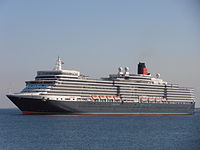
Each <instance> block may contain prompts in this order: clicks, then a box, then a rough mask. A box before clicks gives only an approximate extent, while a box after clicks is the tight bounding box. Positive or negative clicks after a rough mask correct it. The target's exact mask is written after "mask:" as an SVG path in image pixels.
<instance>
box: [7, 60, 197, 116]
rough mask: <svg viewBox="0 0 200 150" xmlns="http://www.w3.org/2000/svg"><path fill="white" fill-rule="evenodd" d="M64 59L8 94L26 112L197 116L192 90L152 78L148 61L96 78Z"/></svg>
mask: <svg viewBox="0 0 200 150" xmlns="http://www.w3.org/2000/svg"><path fill="white" fill-rule="evenodd" d="M63 64H64V62H63V61H61V59H60V58H59V57H58V59H57V61H56V65H55V67H54V69H53V70H46V71H38V72H37V76H36V77H35V80H33V81H26V87H25V88H24V89H23V90H22V91H21V92H19V93H14V94H8V95H7V97H8V98H9V99H10V100H11V101H12V102H13V103H14V104H15V105H16V106H17V107H18V108H19V109H20V110H21V111H22V113H23V114H41V115H42V114H46V115H57V114H66V115H67V114H70V115H72V114H75V115H81V114H83V115H106V114H109V115H173V114H174V115H181V114H182V115H186V114H193V113H194V108H195V101H194V95H193V92H194V91H193V89H192V88H186V87H180V86H179V85H177V84H171V83H168V82H166V81H163V80H162V79H160V74H156V77H152V76H151V74H150V73H149V72H148V69H147V68H146V65H145V63H141V62H140V63H139V64H138V72H137V74H132V73H130V72H129V68H128V67H125V68H124V69H123V68H122V67H119V69H118V72H117V73H116V74H110V75H109V76H108V77H105V78H100V79H93V78H90V77H88V76H86V75H83V74H81V73H80V72H79V71H75V70H64V69H62V65H63Z"/></svg>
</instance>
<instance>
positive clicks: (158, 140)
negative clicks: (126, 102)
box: [0, 109, 200, 150]
mask: <svg viewBox="0 0 200 150" xmlns="http://www.w3.org/2000/svg"><path fill="white" fill-rule="evenodd" d="M0 149H1V150H47V149H54V150H64V149H65V150H74V149H75V150H105V149H108V150H200V110H196V113H195V115H188V116H187V115H180V116H178V115H177V116H163V115H155V116H151V115H149V116H147V115H144V116H134V115H124V116H120V115H119V116H113V115H110V116H109V115H106V116H94V115H93V116H87V115H82V116H79V115H77V116H42V115H35V116H33V115H21V113H20V111H18V110H17V109H0Z"/></svg>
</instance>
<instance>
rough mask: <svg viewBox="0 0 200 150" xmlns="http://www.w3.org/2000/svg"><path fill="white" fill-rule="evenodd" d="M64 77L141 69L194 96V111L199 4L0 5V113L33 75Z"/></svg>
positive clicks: (92, 1) (72, 1) (47, 0)
mask: <svg viewBox="0 0 200 150" xmlns="http://www.w3.org/2000/svg"><path fill="white" fill-rule="evenodd" d="M58 55H59V56H60V57H61V58H62V60H63V61H64V62H65V64H64V68H65V69H75V70H79V71H81V72H82V73H83V74H86V75H89V76H91V77H93V78H99V77H102V76H107V75H108V74H110V73H115V72H117V68H118V67H119V66H122V67H125V66H128V67H129V68H130V71H131V72H135V73H136V69H137V68H136V67H137V63H138V62H139V61H145V62H146V65H147V67H148V68H149V71H150V72H151V73H152V75H154V74H155V73H160V74H161V78H163V79H164V80H166V81H169V82H171V83H177V84H179V85H181V86H186V87H187V86H188V87H193V88H195V94H196V97H197V106H199V107H200V67H199V66H200V3H199V2H198V0H190V1H188V0H167V1H162V0H135V1H134V0H63V1H62V0H59V1H56V0H29V1H27V0H1V1H0V76H1V78H0V94H1V97H0V108H5V107H15V106H14V105H13V104H12V103H11V102H10V101H9V100H8V99H7V98H6V97H5V94H6V93H8V92H9V91H11V92H19V91H20V90H21V89H22V88H24V86H25V83H24V81H25V80H33V79H34V77H35V75H36V71H38V70H47V69H52V68H53V66H54V64H55V61H56V59H57V56H58Z"/></svg>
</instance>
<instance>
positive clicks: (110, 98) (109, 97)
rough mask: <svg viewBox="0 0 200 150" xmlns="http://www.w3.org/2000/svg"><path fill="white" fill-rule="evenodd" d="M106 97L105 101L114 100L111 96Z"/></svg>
mask: <svg viewBox="0 0 200 150" xmlns="http://www.w3.org/2000/svg"><path fill="white" fill-rule="evenodd" d="M106 97H107V99H109V100H113V99H114V97H113V96H106Z"/></svg>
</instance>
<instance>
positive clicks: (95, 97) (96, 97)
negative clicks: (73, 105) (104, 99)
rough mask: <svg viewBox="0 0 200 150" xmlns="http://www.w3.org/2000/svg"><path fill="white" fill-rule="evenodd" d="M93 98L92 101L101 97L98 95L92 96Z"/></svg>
mask: <svg viewBox="0 0 200 150" xmlns="http://www.w3.org/2000/svg"><path fill="white" fill-rule="evenodd" d="M91 97H92V99H99V96H97V95H92V96H91Z"/></svg>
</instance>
